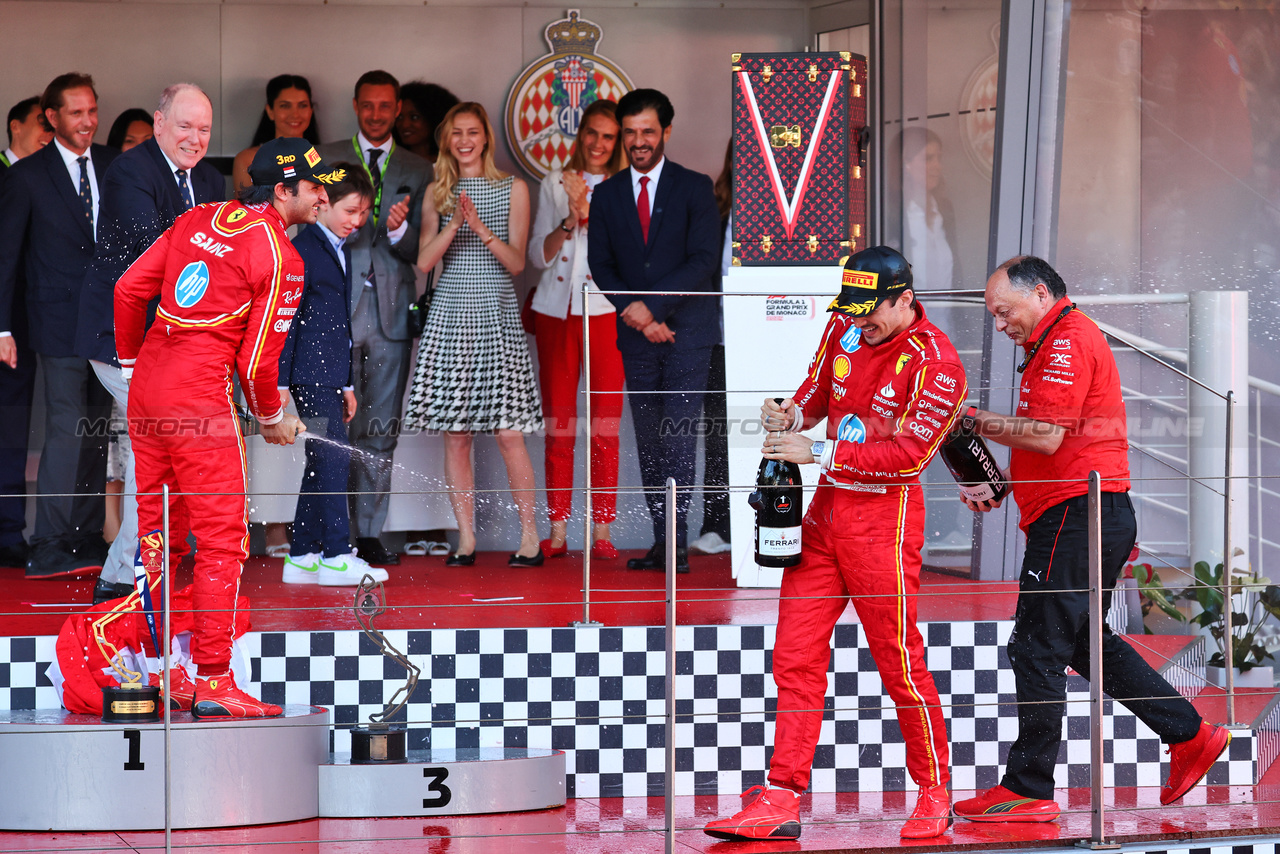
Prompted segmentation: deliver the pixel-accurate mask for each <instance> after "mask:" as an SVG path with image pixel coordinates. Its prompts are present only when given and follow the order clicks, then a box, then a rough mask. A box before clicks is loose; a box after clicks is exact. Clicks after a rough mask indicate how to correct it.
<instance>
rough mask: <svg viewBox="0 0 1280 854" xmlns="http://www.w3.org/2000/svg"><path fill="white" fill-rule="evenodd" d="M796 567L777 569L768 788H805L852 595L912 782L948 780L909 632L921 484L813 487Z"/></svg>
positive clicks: (937, 715) (929, 685)
mask: <svg viewBox="0 0 1280 854" xmlns="http://www.w3.org/2000/svg"><path fill="white" fill-rule="evenodd" d="M801 536H802V538H803V554H802V560H801V561H800V564H799V565H797V566H794V567H790V568H788V569H785V570H783V575H782V590H781V596H780V600H779V602H778V633H777V639H776V642H775V643H774V648H773V679H774V682H776V683H777V686H778V718H777V725H776V729H775V732H774V749H773V759H772V761H771V763H770V766H769V782H770V783H772V784H774V785H777V786H786V787H788V788H790V789H793V790H795V791H796V792H803V791H805V790H806V789H807V788H808V787H809V773H810V770H811V769H812V767H813V751H814V748H815V746H816V745H817V743H818V734H819V730H820V729H821V728H822V702H823V697H824V696H825V695H826V692H827V667H828V665H829V663H830V661H831V649H830V646H829V644H830V641H831V633H832V631H833V630H834V628H835V624H836V620H837V619H838V618H839V617H840V614H841V613H842V612H843V611H844V609H845V605H846V604H848V602H849V600H850V598H852V599H853V606H854V608H855V609H856V610H857V612H858V620H859V622H860V623H861V626H862V631H863V632H864V633H865V635H866V639H867V645H868V646H869V647H870V649H871V656H872V658H874V659H875V662H876V668H877V669H878V670H879V671H880V679H881V680H882V681H883V682H884V685H885V688H886V689H887V690H888V692H889V696H890V697H891V698H892V699H893V702H894V703H895V704H896V706H897V712H898V726H899V727H900V728H901V730H902V738H903V741H904V742H905V744H906V751H907V770H908V772H909V773H910V774H911V779H912V780H914V781H915V782H916V784H917V785H919V786H937V785H940V784H942V783H945V782H947V781H948V780H949V779H950V771H949V761H950V756H949V751H948V746H947V728H946V722H945V720H944V719H943V716H942V706H941V703H940V701H939V700H938V690H937V688H935V687H934V684H933V676H932V675H931V674H930V673H929V671H928V669H927V668H926V667H925V660H924V640H923V639H922V638H921V636H920V632H919V630H918V629H917V628H916V599H915V594H916V593H917V592H919V589H920V549H921V547H922V546H923V545H924V499H923V497H922V495H921V491H920V487H919V485H914V486H910V487H901V486H896V487H895V486H888V487H886V491H885V492H884V493H882V494H876V493H871V492H855V491H852V490H847V489H840V488H837V487H833V486H822V487H819V488H818V491H817V493H816V494H815V496H814V499H813V503H812V504H811V505H810V507H809V512H808V513H807V514H806V516H805V520H804V527H803V528H802V532H801Z"/></svg>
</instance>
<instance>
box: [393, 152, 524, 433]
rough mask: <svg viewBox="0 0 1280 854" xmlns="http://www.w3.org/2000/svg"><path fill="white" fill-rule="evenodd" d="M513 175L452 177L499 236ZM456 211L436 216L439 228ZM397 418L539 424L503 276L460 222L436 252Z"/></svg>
mask: <svg viewBox="0 0 1280 854" xmlns="http://www.w3.org/2000/svg"><path fill="white" fill-rule="evenodd" d="M514 180H515V178H514V177H513V176H508V177H507V178H505V179H503V180H502V181H499V182H497V183H496V184H495V183H490V182H489V180H488V179H486V178H461V179H459V181H458V188H459V189H460V190H463V191H465V192H466V194H467V195H468V196H470V197H471V200H472V201H473V202H475V205H476V211H477V213H479V215H480V220H481V221H482V222H483V223H484V224H485V225H486V226H487V227H488V228H489V229H490V230H491V231H492V232H493V234H494V236H495V238H496V239H498V240H501V241H503V242H506V240H507V237H508V234H507V214H508V211H509V210H510V207H511V186H512V182H514ZM456 215H458V214H457V212H456V211H455V212H454V213H453V214H451V215H450V216H449V217H441V222H440V228H441V229H444V228H445V227H446V226H447V225H448V224H449V222H450V220H451V219H452V217H453V216H456ZM404 420H405V424H406V426H408V427H409V428H411V429H419V430H448V431H454V432H469V433H486V432H492V431H494V430H519V431H521V432H524V433H532V432H533V431H535V430H539V429H541V428H542V401H541V398H540V396H539V394H538V383H537V378H536V377H535V376H534V373H533V360H532V359H531V358H530V357H529V344H528V341H527V340H526V339H525V333H524V329H523V328H522V327H521V326H520V309H519V306H518V305H517V304H516V294H515V290H514V288H513V286H512V283H511V275H510V274H509V273H508V272H507V270H506V268H505V267H503V266H502V264H501V263H499V262H498V259H497V258H495V257H494V256H493V253H492V252H490V251H489V249H488V247H486V246H485V245H484V244H483V243H481V242H480V236H479V235H478V234H476V233H475V232H474V231H472V230H471V227H470V226H468V225H467V224H466V223H465V222H464V223H463V224H462V227H461V228H460V229H459V230H458V233H457V234H456V235H454V238H453V243H452V244H450V246H449V248H448V250H446V251H445V254H444V271H443V273H442V274H441V275H440V281H439V283H438V284H437V285H436V288H435V293H434V294H433V295H432V297H431V309H430V310H429V311H428V313H427V324H426V328H425V329H424V330H423V332H422V343H421V344H420V346H419V348H418V364H417V365H416V366H415V367H414V371H413V389H412V392H411V393H410V395H409V405H408V408H407V411H406V413H405V419H404Z"/></svg>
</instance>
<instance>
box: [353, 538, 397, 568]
mask: <svg viewBox="0 0 1280 854" xmlns="http://www.w3.org/2000/svg"><path fill="white" fill-rule="evenodd" d="M356 554H357V555H359V556H360V557H362V558H363V559H364V560H365V562H366V563H368V564H369V565H370V566H399V565H400V555H398V554H396V553H395V552H389V551H387V547H386V546H384V545H383V544H382V540H380V539H378V538H377V537H356Z"/></svg>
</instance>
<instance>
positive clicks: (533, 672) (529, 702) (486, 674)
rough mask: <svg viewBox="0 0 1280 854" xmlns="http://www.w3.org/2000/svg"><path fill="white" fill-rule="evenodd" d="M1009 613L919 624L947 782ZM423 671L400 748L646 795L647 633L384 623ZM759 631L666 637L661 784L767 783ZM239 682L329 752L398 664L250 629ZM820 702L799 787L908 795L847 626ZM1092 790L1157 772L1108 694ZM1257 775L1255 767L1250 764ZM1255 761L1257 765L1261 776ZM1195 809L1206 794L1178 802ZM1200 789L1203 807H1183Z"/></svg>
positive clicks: (893, 723) (653, 632) (658, 727)
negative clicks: (550, 764) (554, 767)
mask: <svg viewBox="0 0 1280 854" xmlns="http://www.w3.org/2000/svg"><path fill="white" fill-rule="evenodd" d="M1012 626H1013V624H1012V622H1008V621H1005V622H982V623H926V624H922V625H921V631H922V632H923V634H924V637H925V646H926V650H927V653H928V661H929V668H930V670H931V671H932V672H933V674H934V679H935V681H936V683H937V686H938V692H939V694H940V696H941V699H942V702H943V704H944V705H945V706H947V708H946V709H945V714H946V717H947V723H948V727H949V730H950V736H951V747H952V768H951V773H952V780H953V785H954V787H955V788H956V789H958V790H967V789H980V788H985V787H988V786H993V785H995V784H996V783H997V782H998V780H999V774H1000V771H1001V765H1002V763H1003V762H1004V760H1005V758H1006V757H1007V756H1008V752H1009V747H1010V745H1011V744H1012V743H1013V740H1014V738H1015V737H1016V735H1017V713H1016V707H1015V705H1014V687H1013V673H1012V671H1011V670H1010V669H1009V665H1008V661H1007V657H1006V653H1005V649H1004V645H1005V644H1006V643H1007V641H1008V637H1009V633H1010V632H1011V630H1012ZM386 634H387V639H388V640H389V641H390V642H391V643H392V644H393V645H394V646H396V647H397V648H398V649H403V650H405V651H406V652H407V653H408V655H409V656H410V658H412V659H413V661H414V662H415V663H416V664H418V665H419V666H420V667H421V668H422V677H421V679H420V681H419V682H418V686H417V689H416V690H415V691H414V694H413V696H412V697H410V698H409V702H408V704H407V705H406V706H405V708H404V709H403V710H402V711H401V712H400V713H399V715H398V717H399V719H400V720H402V721H407V722H408V723H409V725H410V738H409V748H410V749H423V748H430V747H436V748H453V747H488V746H498V745H505V746H508V747H540V748H555V749H559V750H564V751H565V752H566V754H567V767H568V770H569V780H568V794H569V795H570V797H596V796H603V797H618V796H624V795H625V796H638V795H657V794H661V793H662V787H663V759H664V744H665V724H664V719H663V714H664V710H665V671H664V667H663V660H664V649H665V641H664V634H663V629H662V628H660V627H644V626H638V627H628V628H585V629H570V628H563V629H559V628H539V629H437V630H423V631H406V630H393V631H388V632H387V633H386ZM773 640H774V627H773V626H682V627H680V628H679V629H677V632H676V644H677V647H676V648H677V654H676V692H677V697H678V699H677V702H676V713H677V721H676V792H677V794H683V795H689V794H724V793H732V792H737V791H741V790H743V789H745V788H747V787H748V786H750V785H752V784H755V783H760V782H763V781H764V776H765V771H766V769H767V767H768V760H769V753H770V745H771V744H772V741H773V727H774V719H775V717H776V710H777V691H776V688H775V686H774V683H773V678H772V676H771V675H770V672H771V666H772V661H771V652H770V651H771V649H772V647H773ZM241 643H242V647H243V651H244V653H245V655H246V656H247V657H248V659H249V662H250V669H251V681H250V684H249V685H248V686H247V688H248V690H250V691H252V692H254V693H258V694H260V696H261V697H262V699H264V700H266V701H269V702H273V703H310V704H312V705H318V706H326V707H328V708H330V709H331V710H332V711H333V717H334V721H335V728H334V735H333V748H334V750H335V751H337V752H346V751H348V750H350V737H349V735H348V729H349V727H351V726H352V725H354V724H357V723H361V722H364V721H367V720H368V717H369V715H370V714H371V713H373V712H376V711H379V710H381V709H382V706H383V703H384V702H385V700H386V699H387V698H389V697H390V696H391V695H392V694H393V693H394V692H395V691H396V689H397V688H399V687H400V685H402V684H404V680H405V674H404V671H403V669H402V668H400V667H398V666H397V665H396V664H395V663H393V662H391V661H390V660H389V659H385V658H383V656H381V655H380V654H379V653H378V651H377V649H376V648H375V647H374V645H373V644H372V643H371V642H370V641H369V640H368V638H366V637H364V635H362V634H361V633H360V632H358V631H340V632H319V631H317V632H266V633H256V632H254V633H250V634H248V635H246V636H245V637H244V638H243V640H242V642H241ZM53 648H54V638H53V637H41V638H29V637H28V638H0V662H3V663H0V701H2V702H4V703H5V704H6V705H7V707H8V708H56V707H57V704H58V703H57V697H56V695H55V694H54V692H53V688H52V687H51V686H50V685H49V684H48V680H47V679H46V678H45V676H44V671H45V668H46V667H47V666H48V663H49V661H51V660H52V657H53ZM832 648H833V652H832V660H831V665H830V672H829V674H828V678H829V680H830V684H829V689H828V694H827V697H826V701H825V702H826V713H825V715H824V720H823V724H822V733H821V737H820V739H819V742H818V748H817V751H816V755H815V759H814V770H813V780H812V790H813V791H815V792H831V791H842V792H848V791H860V792H875V791H900V790H904V789H911V788H913V784H912V783H911V781H910V779H909V778H908V777H907V775H906V771H905V767H906V752H905V747H904V745H903V740H902V734H901V732H900V731H899V729H898V723H897V718H896V716H895V713H894V709H893V706H892V704H891V702H890V700H889V698H888V696H887V695H886V694H885V693H884V690H883V686H882V685H881V682H880V677H879V675H878V674H877V673H876V670H875V664H874V663H873V661H872V659H871V654H870V651H869V650H868V648H867V646H866V642H865V639H864V637H863V634H862V632H861V630H860V627H859V626H858V625H856V624H842V625H839V626H837V627H836V630H835V632H834V635H833V639H832ZM1104 711H1105V715H1106V716H1105V719H1104V728H1105V729H1104V732H1105V734H1106V736H1107V739H1108V741H1107V745H1106V758H1107V767H1106V770H1105V772H1104V782H1105V784H1106V785H1107V786H1158V785H1160V783H1161V781H1162V780H1163V778H1164V776H1165V775H1167V773H1168V763H1167V755H1166V754H1165V753H1164V752H1163V748H1162V745H1161V744H1160V741H1159V739H1158V738H1157V736H1156V735H1155V734H1154V733H1153V732H1151V731H1150V730H1149V729H1147V727H1146V726H1145V725H1143V724H1142V723H1141V722H1139V721H1138V720H1137V719H1136V718H1135V717H1133V715H1131V714H1129V713H1128V712H1127V711H1125V710H1124V709H1123V708H1122V707H1120V706H1119V705H1118V704H1114V703H1112V702H1111V701H1109V700H1108V701H1106V703H1105V708H1104ZM1064 726H1065V728H1066V729H1065V731H1066V734H1067V740H1066V741H1064V743H1063V747H1062V752H1061V753H1060V755H1059V757H1058V767H1057V777H1056V780H1055V783H1056V785H1058V786H1072V787H1087V786H1088V785H1089V781H1090V774H1089V770H1090V766H1089V741H1088V735H1089V694H1088V685H1087V683H1086V682H1085V681H1084V680H1083V679H1082V678H1081V677H1079V676H1075V675H1072V676H1071V678H1070V683H1069V694H1068V704H1067V717H1066V721H1065V722H1064ZM1259 741H1260V739H1259V738H1256V737H1254V735H1253V734H1252V733H1250V732H1248V731H1247V730H1236V731H1235V733H1234V738H1233V740H1232V743H1231V747H1230V750H1229V753H1228V756H1227V758H1226V759H1225V760H1224V761H1220V762H1219V763H1218V764H1217V765H1215V766H1214V768H1213V769H1212V770H1211V771H1210V772H1209V777H1208V781H1209V782H1210V783H1212V784H1215V785H1227V784H1229V785H1251V784H1252V783H1253V782H1254V781H1255V779H1256V778H1255V776H1254V775H1255V766H1256V765H1260V763H1258V761H1257V759H1258V757H1257V756H1256V752H1257V750H1258V745H1259ZM1261 770H1265V768H1260V771H1261ZM1260 771H1259V773H1260ZM1187 797H1188V801H1187V802H1188V803H1197V802H1203V797H1204V789H1203V788H1200V789H1196V790H1194V791H1193V792H1191V793H1190V794H1189V795H1188V796H1187ZM1197 798H1199V799H1200V800H1199V801H1197Z"/></svg>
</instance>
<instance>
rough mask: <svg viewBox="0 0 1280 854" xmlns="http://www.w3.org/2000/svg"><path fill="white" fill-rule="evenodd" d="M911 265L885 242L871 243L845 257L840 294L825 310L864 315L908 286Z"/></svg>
mask: <svg viewBox="0 0 1280 854" xmlns="http://www.w3.org/2000/svg"><path fill="white" fill-rule="evenodd" d="M911 282H912V278H911V265H910V264H908V263H907V259H906V258H903V257H902V253H901V252H899V251H898V250H896V249H892V248H890V247H888V246H872V247H871V248H870V249H863V250H862V251H861V252H858V253H856V254H854V255H850V256H849V257H848V258H846V259H845V262H844V272H843V273H842V274H841V278H840V296H838V297H836V298H835V299H834V300H832V301H831V305H829V306H827V311H838V312H840V313H841V314H848V315H852V316H853V317H866V316H867V315H868V314H870V313H871V312H873V311H875V310H876V306H878V305H880V303H882V302H884V301H885V300H887V299H890V298H891V297H896V296H897V295H898V294H900V293H902V292H903V291H905V290H906V289H907V288H909V287H911Z"/></svg>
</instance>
